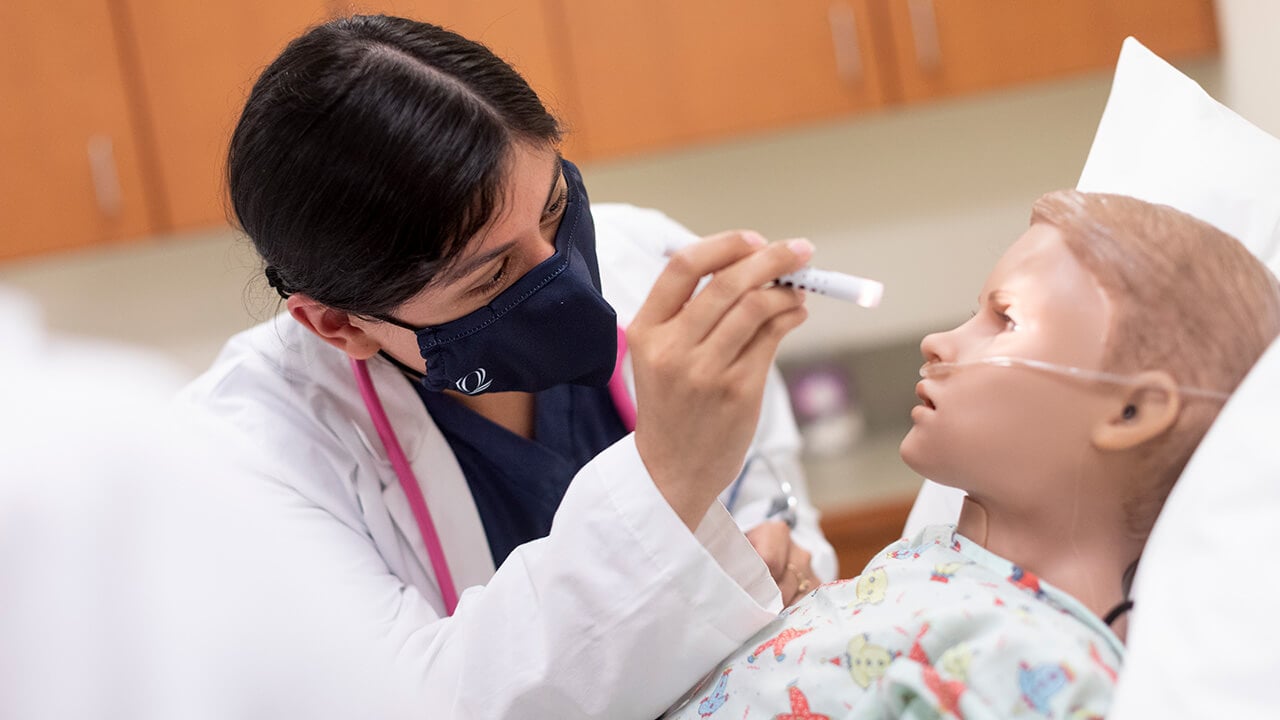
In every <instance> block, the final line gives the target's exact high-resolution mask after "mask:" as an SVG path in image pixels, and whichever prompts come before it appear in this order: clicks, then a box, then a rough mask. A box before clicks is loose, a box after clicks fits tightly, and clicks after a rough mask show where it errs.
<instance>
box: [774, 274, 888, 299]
mask: <svg viewBox="0 0 1280 720" xmlns="http://www.w3.org/2000/svg"><path fill="white" fill-rule="evenodd" d="M778 284H779V285H787V286H789V287H794V288H799V289H801V290H807V291H808V292H812V293H817V294H819V295H826V296H827V297H833V298H835V299H837V300H848V301H849V302H851V303H856V304H858V305H861V306H862V307H864V308H871V307H875V306H877V305H879V304H880V298H882V297H884V283H882V282H879V281H876V280H870V279H868V278H864V277H858V276H857V275H846V274H845V273H842V272H835V271H834V270H819V269H817V268H805V269H803V270H797V271H796V272H793V273H787V274H786V275H783V276H782V277H780V278H778Z"/></svg>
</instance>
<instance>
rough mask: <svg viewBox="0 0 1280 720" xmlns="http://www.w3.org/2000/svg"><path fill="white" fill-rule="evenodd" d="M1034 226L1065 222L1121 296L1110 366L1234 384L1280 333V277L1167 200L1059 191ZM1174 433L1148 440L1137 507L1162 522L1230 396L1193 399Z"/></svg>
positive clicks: (1111, 290)
mask: <svg viewBox="0 0 1280 720" xmlns="http://www.w3.org/2000/svg"><path fill="white" fill-rule="evenodd" d="M1031 222H1032V223H1033V224H1034V223H1047V224H1049V225H1052V226H1054V227H1056V228H1057V229H1058V230H1059V231H1060V232H1061V233H1062V237H1063V241H1064V242H1065V243H1066V245H1067V248H1068V249H1069V250H1070V251H1071V253H1072V254H1073V255H1074V256H1075V257H1076V259H1077V260H1078V261H1079V262H1080V264H1081V265H1083V266H1084V267H1085V269H1086V270H1088V271H1089V272H1090V273H1091V274H1092V275H1093V276H1094V278H1095V279H1096V280H1097V282H1098V285H1099V286H1100V287H1101V288H1102V290H1103V292H1104V293H1105V294H1106V295H1107V297H1108V299H1109V300H1110V301H1111V303H1112V306H1113V307H1112V321H1111V327H1110V329H1109V332H1108V337H1107V339H1106V340H1107V341H1106V351H1105V355H1104V359H1103V364H1104V367H1103V368H1102V369H1104V370H1107V371H1111V372H1118V373H1136V372H1141V371H1144V370H1164V371H1166V372H1168V373H1170V374H1171V375H1172V376H1173V378H1174V379H1175V380H1176V381H1177V383H1178V384H1180V385H1186V386H1194V387H1202V388H1207V389H1212V390H1220V391H1223V392H1228V393H1229V392H1232V391H1234V390H1235V388H1236V386H1237V385H1239V384H1240V381H1241V380H1242V379H1244V376H1245V375H1246V374H1247V373H1248V372H1249V369H1250V368H1251V367H1253V364H1254V363H1255V362H1256V361H1257V359H1258V358H1259V357H1260V356H1261V355H1262V353H1263V351H1265V350H1266V349H1267V347H1268V346H1269V345H1270V344H1271V342H1272V340H1274V339H1275V338H1276V336H1277V335H1280V283H1278V282H1277V280H1276V277H1275V276H1274V275H1272V274H1271V272H1270V271H1269V270H1268V269H1267V268H1266V266H1265V265H1263V264H1262V262H1261V261H1259V260H1258V259H1257V258H1256V257H1254V256H1253V255H1252V254H1250V252H1249V251H1248V250H1247V249H1246V248H1245V246H1244V245H1243V244H1241V243H1240V242H1239V241H1237V240H1236V239H1235V238H1233V237H1231V236H1230V235H1227V234H1226V233H1224V232H1222V231H1221V230H1218V229H1217V228H1215V227H1214V226H1212V225H1210V224H1208V223H1205V222H1203V221H1200V220H1198V219H1196V218H1194V217H1191V216H1190V215H1187V214H1186V213H1183V212H1181V211H1179V210H1176V209H1174V208H1171V207H1169V206H1167V205H1156V204H1152V203H1148V202H1144V201H1141V200H1137V199H1135V198H1131V197H1126V196H1123V195H1107V194H1101V193H1082V192H1078V191H1075V190H1060V191H1056V192H1051V193H1048V194H1046V195H1044V196H1043V197H1041V198H1040V199H1039V200H1037V201H1036V203H1035V205H1034V207H1033V208H1032V210H1031ZM1181 404H1182V408H1181V412H1180V413H1179V417H1178V419H1177V421H1176V422H1175V423H1174V425H1173V426H1172V427H1171V428H1170V429H1169V431H1168V432H1166V433H1163V434H1162V435H1161V436H1160V437H1158V438H1156V439H1155V440H1154V441H1152V442H1148V443H1146V444H1144V445H1143V446H1142V447H1141V448H1139V449H1138V450H1137V451H1138V452H1141V453H1142V454H1143V455H1142V463H1141V466H1142V467H1143V468H1144V469H1145V472H1144V473H1142V475H1141V477H1139V478H1134V486H1133V488H1132V490H1133V492H1132V494H1131V495H1130V497H1129V500H1128V501H1127V503H1126V508H1125V509H1126V513H1127V516H1128V518H1129V523H1130V529H1131V531H1132V532H1134V533H1135V534H1137V536H1138V537H1145V536H1146V535H1147V534H1148V533H1149V532H1150V530H1151V526H1152V524H1153V523H1154V522H1155V518H1156V516H1157V515H1158V514H1159V512H1160V508H1161V507H1162V506H1163V505H1164V501H1165V499H1166V498H1167V497H1168V495H1169V491H1170V490H1171V489H1172V487H1173V484H1174V482H1175V481H1176V480H1177V478H1178V475H1179V474H1180V473H1181V472H1182V468H1183V466H1185V465H1186V463H1187V460H1188V459H1190V457H1191V454H1192V452H1194V451H1195V448H1196V446H1197V445H1199V443H1200V440H1201V438H1203V437H1204V434H1205V432H1207V431H1208V429H1209V426H1210V424H1212V422H1213V420H1214V418H1216V417H1217V415H1218V412H1219V410H1221V407H1222V404H1221V402H1219V401H1213V400H1205V399H1200V398H1195V397H1188V396H1183V397H1182V398H1181Z"/></svg>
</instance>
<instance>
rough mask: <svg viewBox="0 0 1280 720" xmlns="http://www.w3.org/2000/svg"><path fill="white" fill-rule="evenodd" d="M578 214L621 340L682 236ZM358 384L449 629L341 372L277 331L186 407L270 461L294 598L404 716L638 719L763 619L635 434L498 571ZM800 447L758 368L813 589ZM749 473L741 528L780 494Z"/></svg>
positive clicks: (780, 398)
mask: <svg viewBox="0 0 1280 720" xmlns="http://www.w3.org/2000/svg"><path fill="white" fill-rule="evenodd" d="M593 213H594V215H595V223H596V231H597V245H598V254H599V258H600V271H601V278H602V286H603V289H604V293H605V296H606V298H607V299H608V300H609V302H610V303H611V304H612V305H613V307H614V308H615V309H616V310H617V313H618V319H619V322H620V323H622V324H623V325H624V326H625V325H626V324H627V323H629V322H630V320H631V319H632V317H633V316H634V314H635V313H636V311H637V310H638V308H639V307H640V305H641V303H642V302H643V300H644V298H645V297H646V296H647V294H648V291H649V289H650V287H651V285H652V283H653V281H654V279H655V278H656V276H657V274H658V272H659V271H660V270H661V268H662V266H663V263H664V260H663V259H662V248H663V247H664V246H665V243H664V240H663V238H664V237H666V236H669V235H671V234H677V233H678V234H687V233H688V231H687V230H685V229H683V228H682V227H680V226H679V225H677V224H676V223H674V222H672V221H671V220H670V219H668V218H666V217H665V216H664V215H662V214H660V213H658V212H655V211H651V210H641V209H638V208H634V207H630V206H621V205H597V206H594V207H593ZM369 368H370V372H371V375H372V377H373V382H374V384H375V386H376V387H377V388H378V391H379V395H380V397H381V399H382V402H383V404H384V407H385V409H386V411H387V414H388V417H389V418H390V421H391V423H392V426H393V427H394V428H395V430H396V433H397V434H398V436H399V439H400V442H401V444H402V445H403V447H404V450H405V453H406V455H407V456H408V457H409V458H410V462H411V464H412V465H413V469H414V472H415V473H416V475H417V477H418V480H419V482H420V483H421V485H422V491H423V495H424V497H425V499H426V502H427V506H428V507H429V508H430V509H431V514H432V518H433V520H434V522H435V523H436V527H437V531H438V532H439V535H440V540H441V544H442V546H443V548H444V553H445V556H446V557H447V559H448V562H449V566H450V569H451V571H452V574H453V577H454V582H455V584H456V585H457V587H458V588H459V589H460V590H461V589H463V588H466V590H465V591H463V592H462V596H461V600H460V603H459V606H458V609H457V611H456V614H455V615H454V616H453V617H452V618H448V619H441V618H442V616H443V611H444V608H443V603H442V601H441V597H440V593H439V589H438V587H437V585H436V581H435V578H434V576H433V574H432V572H431V566H430V563H429V561H428V560H427V555H426V551H425V548H424V547H423V542H422V538H421V534H420V533H419V531H418V528H417V525H416V523H415V522H414V519H413V515H412V513H411V511H410V509H409V505H408V503H407V501H406V498H405V495H404V493H403V492H402V490H401V489H400V486H399V484H398V481H397V479H396V476H395V473H394V472H393V471H392V468H391V465H390V463H389V462H388V461H387V460H386V459H385V453H384V452H383V451H382V450H381V443H380V441H379V440H378V437H377V434H376V432H375V431H374V429H373V426H372V423H371V421H370V420H369V416H368V413H367V411H366V409H365V407H364V405H363V403H362V402H361V400H360V397H359V394H358V391H357V389H356V385H355V383H354V381H353V378H352V376H351V372H350V369H349V366H348V364H347V359H346V357H345V355H343V354H341V353H340V352H338V351H337V350H335V349H333V348H332V347H330V346H328V345H326V344H325V343H323V342H321V341H320V340H318V339H317V338H316V337H315V336H314V335H312V334H311V333H310V332H308V331H307V330H305V329H304V328H302V327H301V326H299V325H298V324H297V323H295V322H294V321H292V320H291V319H289V318H288V317H287V316H281V317H279V318H276V319H275V320H272V321H269V322H267V323H264V324H263V325H260V326H258V327H257V328H254V329H251V330H249V331H247V332H245V333H242V334H240V335H238V336H236V337H235V338H233V339H232V340H231V341H230V342H229V343H228V345H227V346H226V348H225V350H224V351H223V352H222V354H221V355H220V357H219V358H218V359H217V361H216V362H215V363H214V365H213V367H212V368H211V369H210V370H209V371H208V372H207V373H205V374H204V375H203V376H202V377H200V378H199V379H197V380H196V381H195V382H194V383H193V384H192V385H191V386H190V387H189V388H188V389H187V390H186V391H185V392H184V394H183V399H184V400H185V402H187V403H190V404H193V405H196V406H200V407H202V408H204V409H206V410H208V411H210V412H211V413H212V414H214V415H216V416H218V417H219V418H221V419H223V420H226V421H228V422H230V423H231V424H233V425H234V426H235V427H237V428H238V429H239V430H240V431H241V432H243V433H244V434H245V435H246V436H247V437H248V438H250V439H251V441H252V442H253V443H254V444H255V445H256V446H257V447H258V450H259V455H261V456H262V457H266V458H270V459H269V460H264V461H262V467H261V468H260V474H261V475H262V476H263V481H264V486H266V485H276V486H277V488H278V484H283V485H284V486H286V487H287V488H289V489H290V490H291V491H292V492H293V493H296V496H295V501H294V503H293V504H294V506H295V507H294V511H292V512H282V513H281V517H280V525H279V533H280V534H281V535H282V536H284V535H285V534H289V535H290V537H291V540H292V541H295V542H300V543H301V544H303V545H305V546H306V547H308V548H310V552H311V553H312V554H313V557H315V558H324V559H325V562H324V563H315V562H312V564H313V565H315V572H317V573H320V574H321V575H322V577H319V578H317V579H316V586H317V587H321V588H326V590H323V591H321V592H318V593H314V598H313V599H312V600H311V602H317V603H328V604H330V605H332V606H333V611H334V612H333V617H334V621H335V622H340V623H344V624H346V625H347V626H348V627H346V628H345V629H344V633H345V634H344V636H345V637H355V638H361V637H363V638H364V640H363V641H364V642H367V643H368V647H365V648H361V653H362V655H364V656H373V657H382V658H383V659H384V660H385V662H386V667H385V671H384V679H385V678H394V682H393V684H396V687H397V694H398V695H399V694H403V697H404V698H406V699H405V700H404V701H403V707H402V710H403V711H404V714H405V715H406V716H409V715H412V716H414V717H441V718H443V717H449V718H452V717H475V718H486V719H488V718H515V717H520V718H543V717H546V718H550V717H556V718H570V717H604V718H627V717H636V718H647V717H654V716H656V715H657V714H659V713H660V712H661V711H662V710H663V709H664V708H665V707H666V706H667V705H668V704H669V703H670V702H672V701H673V700H675V699H676V698H677V697H678V696H679V695H680V694H681V693H682V692H683V691H684V690H685V689H686V688H687V687H688V686H690V685H691V684H692V683H693V682H694V681H696V680H697V679H698V678H699V676H700V675H701V674H703V673H704V672H706V671H708V670H709V669H710V668H711V667H712V665H713V664H714V663H715V662H716V661H717V660H719V659H720V658H722V657H723V656H724V655H726V654H727V653H728V652H729V651H730V650H732V649H734V648H735V647H737V646H738V645H739V644H740V643H741V642H743V641H744V640H746V639H747V638H749V637H750V636H751V635H752V633H754V632H755V631H756V630H757V629H758V628H759V627H761V626H762V625H763V624H765V623H766V622H768V621H769V620H770V619H771V618H772V617H773V616H774V615H775V614H776V613H777V612H778V610H779V609H780V607H781V605H780V599H779V594H778V590H777V588H776V586H775V585H774V583H773V582H772V580H771V579H770V577H769V573H768V571H767V569H766V568H765V566H764V564H763V563H762V562H761V560H760V559H759V557H758V556H757V555H756V554H755V553H754V551H753V550H752V548H751V545H750V544H749V543H748V542H747V541H746V540H745V538H744V537H743V536H742V535H741V533H740V532H739V526H738V524H735V518H733V517H731V516H730V515H729V514H728V513H727V512H726V511H725V510H724V508H723V507H722V506H720V505H719V504H717V505H716V506H715V507H713V508H712V509H711V510H710V511H709V512H708V513H707V515H706V517H705V518H704V519H703V521H702V523H701V525H700V526H699V528H698V530H697V532H696V533H695V534H691V533H689V531H688V530H687V529H686V528H685V527H684V525H683V524H682V523H681V522H680V520H679V519H678V518H677V516H676V515H675V513H674V512H673V511H672V510H671V509H670V507H669V506H668V505H667V504H666V502H665V501H664V500H663V498H662V496H661V495H660V494H659V493H658V491H657V490H656V488H655V487H654V485H653V483H652V481H651V479H650V478H649V476H648V474H647V472H646V471H645V468H644V465H643V464H642V462H641V460H640V458H639V455H638V454H637V452H636V449H635V445H634V442H633V437H632V436H628V437H627V438H625V439H623V440H621V441H619V442H618V443H616V444H615V445H614V446H612V447H611V448H609V449H607V450H606V451H604V452H603V453H601V454H600V455H599V456H598V457H597V458H595V459H594V460H592V461H591V462H590V463H589V464H588V465H587V466H586V467H584V468H583V469H582V470H581V471H580V472H579V474H578V475H577V476H576V477H575V478H574V480H573V482H572V483H571V484H570V486H569V489H568V492H567V493H566V495H565V497H564V500H563V503H562V505H561V508H560V510H559V512H558V513H557V514H556V517H555V520H554V523H553V526H552V530H551V533H550V535H549V536H548V537H547V538H544V539H541V540H538V541H535V542H531V543H528V544H526V545H524V546H522V547H520V548H518V549H517V550H516V551H514V552H513V553H512V554H511V555H510V557H509V558H508V559H507V560H506V562H505V563H504V564H503V565H502V567H501V568H499V569H496V570H495V568H494V566H493V561H492V559H491V556H490V551H489V547H488V544H487V542H486V538H485V534H484V528H483V526H482V524H481V522H480V517H479V515H478V513H477V511H476V507H475V504H474V502H473V500H472V498H471V495H470V491H469V490H468V486H467V483H466V481H465V479H464V477H463V475H462V472H461V470H460V469H459V466H458V464H457V461H456V459H455V457H454V455H453V453H452V451H451V450H450V448H449V446H448V444H447V442H446V441H445V439H444V437H443V436H442V435H441V433H440V432H438V431H437V429H436V427H435V425H434V423H433V422H432V420H431V418H430V417H429V416H428V414H427V413H426V411H425V408H424V406H423V404H422V402H421V400H420V399H419V398H418V396H417V394H416V393H415V392H413V390H412V388H410V387H409V386H408V384H407V382H406V380H405V379H404V377H403V376H402V375H401V374H400V373H399V371H398V370H396V368H394V367H393V366H392V365H391V364H390V363H388V362H385V361H383V360H382V359H380V358H376V359H374V360H372V361H370V363H369ZM798 449H799V436H798V433H797V431H796V428H795V423H794V420H793V418H792V416H791V412H790V407H789V404H788V401H787V397H786V394H785V390H784V388H783V386H782V384H781V382H780V378H779V376H778V375H777V373H776V372H775V373H774V374H773V376H772V377H771V378H770V382H769V386H768V389H767V391H766V395H765V401H764V410H763V413H762V417H761V421H760V426H759V429H758V432H757V435H756V438H755V441H754V444H753V450H752V452H756V453H767V454H768V455H769V457H770V460H771V463H770V464H772V466H773V467H774V468H775V469H776V470H777V471H778V472H781V473H786V474H787V475H788V476H789V479H790V480H791V483H792V485H793V487H794V488H796V491H797V494H798V495H799V496H800V498H801V501H802V503H801V507H800V512H799V523H798V525H797V527H796V529H795V532H794V539H795V541H796V542H797V543H799V544H800V545H802V546H804V547H805V548H806V549H808V550H809V551H810V552H812V553H813V556H814V561H813V565H814V569H815V570H816V572H817V574H818V575H819V577H820V578H821V579H824V580H827V579H832V578H834V576H835V559H834V553H833V551H832V549H831V547H830V545H828V543H827V542H826V541H825V540H824V539H823V538H822V536H821V533H820V531H819V530H818V528H817V522H816V521H817V514H816V512H815V511H814V510H813V508H812V507H811V506H810V504H809V502H808V498H807V492H806V490H805V485H804V482H803V478H802V476H801V472H800V468H799V465H798V461H797V457H796V455H797V451H798ZM763 466H764V463H753V472H752V473H750V475H749V477H748V478H747V480H746V481H745V483H744V485H743V487H742V489H741V491H740V494H739V500H738V506H739V508H740V510H739V511H738V513H737V516H738V517H737V523H739V524H741V525H743V526H744V527H749V526H752V525H754V524H755V523H756V522H758V521H759V520H760V519H761V518H762V517H763V515H764V511H765V508H766V507H767V506H768V504H769V500H770V499H771V498H772V497H773V496H775V495H777V493H778V485H777V483H776V481H775V480H774V479H773V478H772V477H771V476H770V475H769V474H768V473H767V472H765V471H763ZM352 627H355V628H357V629H356V630H354V631H353V630H352ZM361 627H362V628H363V631H361V630H359V628H361ZM327 631H328V629H327V628H325V627H317V628H315V632H317V633H324V632H327ZM361 632H363V636H362V635H361ZM357 642H359V640H357ZM317 691H320V692H337V691H338V690H336V689H335V688H334V687H325V688H317ZM286 714H287V713H286Z"/></svg>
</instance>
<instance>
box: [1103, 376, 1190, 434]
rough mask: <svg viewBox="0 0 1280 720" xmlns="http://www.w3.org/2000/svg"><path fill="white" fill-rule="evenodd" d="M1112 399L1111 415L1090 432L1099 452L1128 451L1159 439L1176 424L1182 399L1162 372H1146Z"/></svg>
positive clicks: (1176, 385)
mask: <svg viewBox="0 0 1280 720" xmlns="http://www.w3.org/2000/svg"><path fill="white" fill-rule="evenodd" d="M1137 379H1138V381H1137V382H1136V383H1134V385H1133V386H1132V387H1129V388H1126V389H1125V391H1124V392H1123V393H1119V394H1117V396H1116V399H1117V401H1118V403H1117V405H1116V407H1115V410H1114V412H1112V413H1110V414H1109V415H1108V416H1107V417H1106V418H1104V419H1103V420H1102V421H1101V422H1100V423H1099V424H1098V425H1097V427H1095V428H1094V431H1093V444H1094V446H1095V447H1097V448H1099V449H1102V450H1128V449H1129V448H1134V447H1137V446H1139V445H1141V444H1142V443H1145V442H1147V441H1148V440H1151V439H1153V438H1156V437H1158V436H1160V435H1161V434H1162V433H1164V432H1165V431H1166V430H1168V429H1169V428H1171V427H1173V424H1174V423H1175V422H1177V420H1178V413H1179V412H1181V410H1182V396H1181V395H1180V394H1179V392H1178V383H1176V382H1174V380H1173V377H1172V376H1171V375H1169V373H1167V372H1165V371H1163V370H1148V371H1145V372H1142V373H1139V374H1138V375H1137Z"/></svg>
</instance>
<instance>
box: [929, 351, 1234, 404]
mask: <svg viewBox="0 0 1280 720" xmlns="http://www.w3.org/2000/svg"><path fill="white" fill-rule="evenodd" d="M977 365H991V366H994V367H1026V368H1032V369H1033V370H1043V371H1045V372H1051V373H1056V374H1058V375H1066V376H1067V377H1074V378H1080V379H1081V380H1097V381H1099V382H1109V383H1115V384H1117V385H1140V384H1141V383H1142V380H1141V378H1139V377H1138V376H1137V375H1121V374H1119V373H1111V372H1105V371H1103V370H1086V369H1085V368H1078V367H1072V366H1071V365H1059V364H1057V363H1051V362H1045V361H1044V360H1031V359H1029V358H1016V357H1008V356H1004V355H998V356H995V357H985V358H978V359H977V360H966V361H964V362H958V363H949V362H931V363H925V364H924V365H922V366H921V367H920V377H922V378H929V377H941V376H943V375H947V374H949V373H952V372H954V371H956V370H959V369H961V368H966V367H974V366H977ZM1178 390H1179V392H1181V393H1183V394H1184V395H1194V396H1196V397H1202V398H1208V399H1210V400H1226V399H1227V398H1229V397H1231V394H1230V393H1225V392H1221V391H1219V390H1209V389H1206V388H1198V387H1188V386H1186V385H1179V386H1178Z"/></svg>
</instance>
